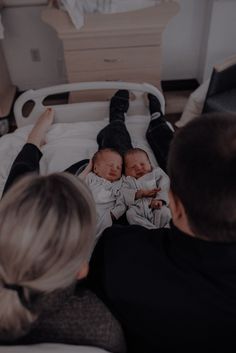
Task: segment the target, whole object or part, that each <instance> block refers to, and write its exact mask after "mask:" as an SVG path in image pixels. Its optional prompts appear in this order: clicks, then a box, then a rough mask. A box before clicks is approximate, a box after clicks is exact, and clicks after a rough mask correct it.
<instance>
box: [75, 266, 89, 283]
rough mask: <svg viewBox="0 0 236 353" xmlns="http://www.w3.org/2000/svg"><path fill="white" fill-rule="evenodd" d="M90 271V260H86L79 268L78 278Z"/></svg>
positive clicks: (83, 276)
mask: <svg viewBox="0 0 236 353" xmlns="http://www.w3.org/2000/svg"><path fill="white" fill-rule="evenodd" d="M88 272H89V264H88V262H86V263H85V264H84V265H83V266H82V267H81V269H80V270H79V272H78V273H77V276H76V278H77V279H83V278H85V277H87V275H88Z"/></svg>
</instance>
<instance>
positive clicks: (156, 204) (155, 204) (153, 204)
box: [149, 199, 163, 210]
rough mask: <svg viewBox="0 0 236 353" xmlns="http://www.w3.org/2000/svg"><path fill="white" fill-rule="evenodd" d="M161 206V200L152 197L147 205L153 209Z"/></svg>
mask: <svg viewBox="0 0 236 353" xmlns="http://www.w3.org/2000/svg"><path fill="white" fill-rule="evenodd" d="M162 206H163V201H161V200H155V199H153V200H152V201H151V202H150V205H149V207H150V208H151V209H153V210H156V209H160V208H161V207H162Z"/></svg>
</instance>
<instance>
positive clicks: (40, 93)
mask: <svg viewBox="0 0 236 353" xmlns="http://www.w3.org/2000/svg"><path fill="white" fill-rule="evenodd" d="M99 89H107V90H109V89H112V90H118V89H127V90H129V91H130V92H132V93H133V94H134V96H135V99H134V100H131V101H130V107H129V110H128V115H149V110H148V108H147V106H146V104H145V99H144V93H152V94H154V95H155V96H157V97H158V99H159V101H160V103H161V108H162V112H163V114H164V113H165V99H164V97H163V94H162V93H161V91H160V90H159V89H157V88H156V87H154V86H152V85H150V84H148V83H142V84H138V83H130V82H117V81H115V82H81V83H69V84H63V85H57V86H52V87H47V88H42V89H38V90H28V91H26V92H24V93H23V94H22V95H21V96H19V97H18V99H17V100H16V102H15V105H14V114H15V119H16V124H17V127H22V126H25V125H29V124H34V123H35V121H36V120H37V118H38V117H39V115H40V114H41V113H42V112H43V111H44V110H45V109H46V108H47V106H45V105H44V104H43V101H44V99H45V98H47V97H48V96H50V95H54V94H59V93H65V92H73V91H85V90H99ZM28 101H33V102H34V107H33V109H32V111H31V112H30V114H29V116H27V117H24V116H23V107H24V105H25V103H27V102H28ZM50 107H52V108H53V109H54V110H55V123H72V122H78V121H92V120H93V121H94V120H102V119H104V118H105V117H108V116H109V102H108V101H105V102H82V103H70V104H61V105H50Z"/></svg>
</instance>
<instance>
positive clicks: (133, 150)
mask: <svg viewBox="0 0 236 353" xmlns="http://www.w3.org/2000/svg"><path fill="white" fill-rule="evenodd" d="M136 153H143V154H145V155H146V157H147V159H148V160H149V162H150V164H152V163H151V161H150V158H149V156H148V154H147V152H146V151H144V150H143V149H142V148H138V147H135V148H130V149H129V150H128V151H126V152H125V153H124V157H123V158H124V164H125V161H126V157H128V156H132V155H134V154H136Z"/></svg>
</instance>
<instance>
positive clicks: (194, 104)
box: [175, 79, 210, 127]
mask: <svg viewBox="0 0 236 353" xmlns="http://www.w3.org/2000/svg"><path fill="white" fill-rule="evenodd" d="M209 82H210V79H208V80H206V81H205V82H204V83H203V84H201V85H200V86H199V87H198V88H197V89H196V90H195V91H194V92H193V93H192V94H191V95H190V96H189V99H188V101H187V104H186V106H185V108H184V111H183V113H182V115H181V117H180V119H179V120H178V121H177V122H176V123H175V125H176V126H177V127H183V126H184V125H186V124H187V123H188V122H189V121H191V120H193V119H194V118H197V117H198V116H199V115H201V113H202V109H203V105H204V101H205V98H206V94H207V90H208V87H209Z"/></svg>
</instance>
